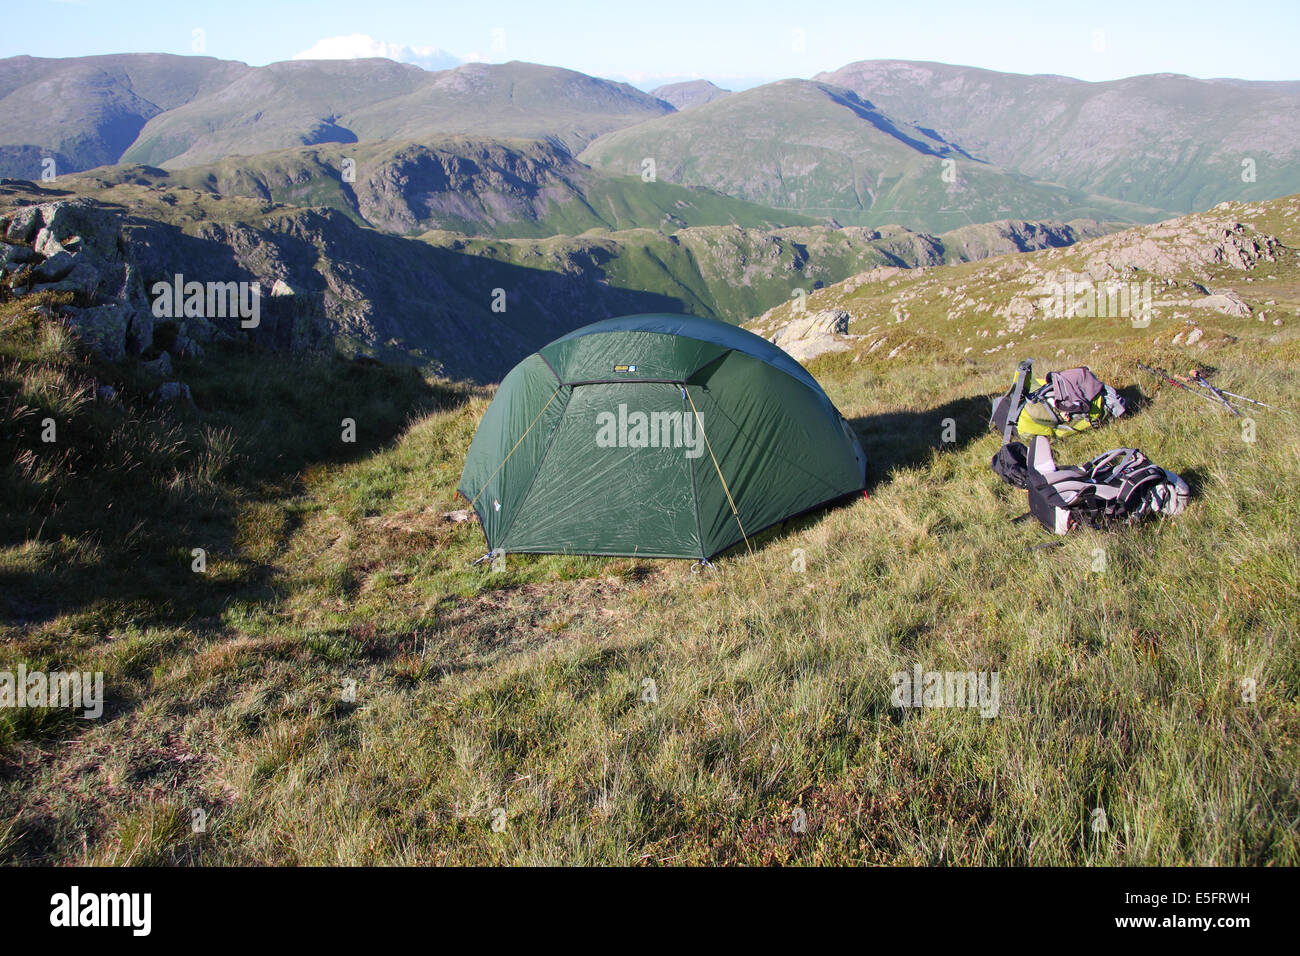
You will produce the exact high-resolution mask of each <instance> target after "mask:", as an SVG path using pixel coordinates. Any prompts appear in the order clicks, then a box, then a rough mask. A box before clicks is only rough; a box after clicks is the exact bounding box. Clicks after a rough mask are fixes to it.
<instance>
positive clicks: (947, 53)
mask: <svg viewBox="0 0 1300 956" xmlns="http://www.w3.org/2000/svg"><path fill="white" fill-rule="evenodd" d="M23 6H24V9H25V10H26V11H27V12H28V13H31V14H36V16H35V17H31V18H27V17H25V18H24V19H25V24H24V26H23V27H22V29H16V30H15V29H4V30H3V31H0V57H8V56H17V55H20V54H27V55H31V56H49V57H63V56H86V55H90V54H96V53H140V52H157V53H195V52H202V53H205V54H206V55H208V56H214V57H219V58H222V59H232V60H242V61H244V62H245V63H250V64H253V65H262V64H265V63H270V62H274V61H276V60H288V59H292V58H294V57H295V56H297V57H300V58H301V57H304V56H311V57H346V56H365V55H369V56H376V55H378V56H388V57H389V58H391V59H397V60H403V61H405V62H413V63H418V64H419V65H421V66H424V67H425V68H426V69H442V68H446V67H448V66H454V65H456V64H457V63H460V62H464V61H469V60H485V61H488V62H504V61H506V60H528V61H532V62H535V63H545V64H548V65H551V66H562V67H568V68H569V69H574V70H581V71H582V72H584V73H590V74H592V75H595V76H603V77H610V78H614V79H622V80H627V81H628V82H631V83H633V84H634V85H637V86H640V87H642V88H644V89H649V88H651V87H653V86H656V85H658V84H660V83H665V82H672V81H675V80H684V79H696V78H704V79H710V80H713V81H714V82H716V83H718V84H719V85H721V86H724V87H727V88H729V89H742V88H745V87H747V86H753V85H756V84H758V83H763V82H768V81H770V80H775V79H781V78H785V77H805V78H806V77H810V76H812V75H814V74H816V73H819V72H821V71H823V70H834V69H837V68H838V67H841V66H844V65H845V64H847V63H852V62H854V61H856V60H866V59H908V60H937V61H940V62H945V63H955V64H961V65H966V66H980V67H985V68H988V69H994V70H1004V71H1007V72H1015V73H1059V74H1063V75H1066V76H1075V77H1079V78H1080V79H1085V80H1110V79H1117V78H1119V77H1123V76H1133V75H1136V74H1142V73H1186V74H1188V75H1191V76H1199V77H1219V76H1232V77H1239V78H1242V79H1251V80H1300V58H1297V56H1296V50H1297V49H1298V48H1300V0H1247V2H1244V3H1233V2H1229V0H1212V2H1210V0H1158V2H1153V0H1089V2H1087V3H1078V2H1073V3H1069V4H1065V3H1052V2H1051V0H1040V2H1037V3H1033V2H1023V0H975V2H971V0H910V2H899V0H891V2H887V3H886V2H878V0H858V2H844V0H822V2H818V3H802V4H799V3H790V2H789V0H776V2H773V0H603V2H577V0H550V2H539V0H532V2H516V0H491V2H483V0H476V2H466V0H460V2H455V3H449V2H445V0H430V2H423V3H421V2H413V0H396V2H386V0H279V2H277V0H262V2H257V0H219V2H211V0H185V2H180V3H177V2H173V3H159V2H156V0H151V2H144V0H26V2H25V3H24V4H23ZM5 19H6V20H8V15H7V14H6V17H5ZM37 23H39V24H40V28H39V29H37V28H36V26H35V24H37Z"/></svg>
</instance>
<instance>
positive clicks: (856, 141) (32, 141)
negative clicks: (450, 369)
mask: <svg viewBox="0 0 1300 956" xmlns="http://www.w3.org/2000/svg"><path fill="white" fill-rule="evenodd" d="M343 39H349V38H343ZM363 39H364V38H363ZM1298 131H1300V82H1290V83H1283V82H1277V83H1256V82H1247V81H1242V80H1226V79H1223V80H1197V79H1192V78H1190V77H1185V76H1175V75H1169V74H1160V75H1154V76H1139V77H1130V78H1128V79H1124V80H1116V81H1112V82H1107V83H1086V82H1083V81H1081V80H1074V79H1069V78H1066V77H1060V76H1023V75H1019V74H1011V73H998V72H993V71H989V70H979V69H973V68H969V67H961V66H947V65H944V64H937V63H918V62H908V61H898V60H880V61H864V62H860V63H854V64H850V65H848V66H845V67H843V68H841V69H839V70H836V71H834V72H831V73H824V74H821V75H819V76H818V77H816V78H814V79H813V80H782V81H778V82H776V83H769V84H766V85H763V86H759V87H755V88H752V89H748V90H745V91H743V92H739V93H728V92H727V91H725V90H722V89H720V88H718V87H717V86H715V85H714V84H712V83H709V82H708V81H704V80H699V81H692V82H687V83H674V84H669V85H667V86H662V87H660V88H658V89H656V90H655V91H654V93H644V92H642V91H640V90H637V89H635V88H633V87H632V86H630V85H628V84H626V83H618V82H613V81H610V80H604V79H598V78H595V77H591V76H587V75H585V74H582V73H577V72H574V71H572V70H564V69H559V68H555V67H548V66H540V65H538V64H532V63H521V62H511V63H503V64H483V63H467V64H464V65H461V66H458V67H456V68H454V69H447V70H441V71H436V72H430V71H427V70H423V69H420V68H419V67H417V66H414V65H412V64H409V63H397V62H394V61H392V60H388V59H382V58H371V59H334V60H329V59H327V60H307V59H303V60H294V61H290V62H284V63H273V64H270V65H269V66H264V67H250V66H247V65H246V64H243V63H234V62H228V61H222V60H215V59H212V58H208V57H178V56H167V55H162V54H121V55H114V56H99V57H81V58H74V59H66V60H51V59H38V58H33V57H13V58H10V59H6V60H0V176H16V177H24V178H36V177H38V176H39V175H40V173H41V172H42V169H43V164H44V163H45V162H47V161H48V160H49V159H53V160H54V161H55V172H56V173H58V174H59V175H63V174H67V173H71V172H77V171H83V170H86V169H89V168H92V167H98V166H104V165H111V164H119V163H125V164H131V165H144V166H149V167H158V168H165V169H167V170H172V171H176V170H181V169H187V168H191V167H199V166H202V167H213V168H212V169H210V170H207V171H206V172H205V173H204V176H205V177H206V176H208V175H211V176H212V177H214V178H215V181H216V182H218V183H225V184H228V185H225V186H220V187H219V188H220V189H228V188H229V184H240V183H242V185H238V186H236V187H235V188H236V189H237V190H242V189H244V188H245V187H247V188H248V189H250V190H253V192H255V193H260V194H262V195H271V196H276V197H281V196H282V197H285V198H284V201H287V202H301V203H311V202H317V203H322V202H323V203H324V204H326V205H332V206H334V207H335V208H339V209H341V210H345V211H347V212H348V213H349V214H350V215H353V216H356V217H358V221H365V222H373V223H375V224H376V225H379V226H380V227H381V228H384V229H388V230H391V231H399V232H405V231H419V230H423V229H426V228H439V229H441V228H450V229H453V230H455V231H465V232H474V233H481V232H484V231H486V232H488V233H495V234H504V235H512V236H524V235H536V236H541V235H547V234H551V233H553V232H554V231H556V230H559V229H575V230H580V229H582V228H593V227H595V228H627V227H629V226H633V225H637V226H639V225H649V224H651V223H650V222H649V221H647V219H646V217H647V216H651V217H652V218H653V217H660V216H662V217H664V218H663V222H664V223H665V224H666V225H668V226H669V227H670V228H675V227H677V226H679V225H680V223H674V220H673V219H672V216H673V215H674V213H673V208H672V205H673V204H675V203H677V202H678V201H679V200H680V201H682V202H685V203H686V204H687V205H688V206H690V205H691V204H693V203H698V202H705V204H706V205H712V206H714V207H716V208H714V209H712V210H710V211H707V212H703V213H702V215H703V220H704V221H706V222H725V221H735V222H737V223H740V224H745V225H752V226H762V225H768V224H770V225H779V224H791V223H797V222H801V221H804V220H805V219H806V218H807V217H812V218H818V219H834V220H835V222H836V223H838V224H841V225H859V226H867V227H875V226H881V225H887V224H890V223H903V224H905V225H907V226H909V227H910V228H913V229H919V230H922V231H927V232H942V231H946V230H950V229H954V228H957V227H959V226H962V225H968V224H972V223H980V222H987V221H992V220H998V219H1021V220H1046V219H1053V220H1069V219H1077V218H1094V219H1105V220H1124V221H1128V222H1150V221H1153V220H1156V219H1161V218H1165V217H1167V216H1169V215H1172V214H1176V213H1181V212H1186V211H1189V210H1196V209H1206V208H1208V207H1210V206H1212V205H1214V204H1215V203H1217V202H1220V201H1223V200H1231V199H1243V200H1253V199H1265V198H1270V197H1276V196H1279V195H1283V194H1286V193H1290V192H1295V191H1300V132H1298ZM452 136H466V137H470V138H471V139H474V140H482V141H487V140H494V141H502V142H504V141H514V140H525V139H527V140H534V141H541V142H543V143H545V144H547V145H548V147H549V148H550V151H549V152H545V151H543V152H537V151H536V150H534V149H533V148H532V147H530V148H528V149H523V150H522V153H521V155H522V159H516V158H510V157H509V156H507V153H510V152H512V151H513V152H519V149H517V148H516V147H507V148H506V152H505V153H502V152H499V151H498V152H497V153H491V154H490V155H487V156H486V158H485V160H484V162H485V163H486V165H485V166H484V169H483V171H482V172H481V173H480V172H475V171H474V170H473V169H471V167H470V164H471V163H476V162H477V160H475V159H473V158H472V157H466V156H461V157H460V158H459V159H456V158H454V156H453V154H456V150H455V149H450V150H449V149H448V148H447V147H446V146H445V145H444V144H445V142H446V141H447V139H448V138H449V137H452ZM330 144H340V146H342V145H348V144H356V145H353V146H351V149H352V150H353V152H354V155H353V157H352V158H354V159H356V161H357V162H358V163H360V164H361V165H362V166H363V172H364V174H365V176H366V179H365V180H364V181H362V182H359V183H357V184H355V187H354V185H353V184H351V183H346V182H344V181H343V180H341V179H340V178H339V177H337V176H334V177H331V174H330V173H329V172H328V169H327V167H330V168H333V166H334V164H335V163H336V160H341V159H343V158H348V157H345V156H344V155H343V154H342V153H341V152H338V151H334V152H331V151H330V150H329V149H327V148H326V147H327V146H329V145H330ZM421 145H424V146H427V147H428V149H427V150H426V151H425V152H421V151H420V150H419V148H418V147H420V146H421ZM304 147H318V148H320V149H321V150H322V151H321V152H320V153H319V154H318V155H317V156H316V158H311V157H309V156H304V158H303V159H302V162H304V163H306V164H307V166H308V167H312V166H313V164H317V163H319V164H323V165H319V167H318V168H316V167H313V168H316V171H317V172H319V173H320V174H321V175H320V176H317V175H316V174H315V173H312V172H309V171H307V170H305V169H296V168H294V165H295V163H296V162H297V160H294V159H292V158H288V159H286V158H285V157H282V156H279V155H275V156H271V157H270V158H265V157H266V156H267V154H279V153H280V152H282V151H284V150H293V149H301V148H304ZM439 150H441V152H439ZM530 150H532V152H531V153H530ZM523 154H529V155H523ZM571 156H577V157H578V158H579V159H580V160H581V161H582V163H585V164H587V165H588V166H592V167H596V168H597V169H598V170H600V171H601V172H602V173H603V174H604V175H603V177H600V178H593V177H594V176H595V174H592V173H590V172H589V171H582V170H580V169H578V168H577V167H572V166H570V165H569V163H568V158H567V157H571ZM254 157H256V158H254ZM494 157H496V158H494ZM498 159H499V160H500V161H501V162H503V163H505V166H504V167H502V168H500V169H498V168H497V167H496V165H494V164H496V163H497V162H498ZM647 160H649V161H652V163H650V164H648V163H647ZM539 164H540V165H546V164H551V165H553V166H554V169H553V170H551V171H550V172H545V171H543V170H541V168H540V165H539ZM651 165H652V166H653V169H654V172H655V176H656V178H657V180H658V183H659V184H663V185H671V184H676V185H680V186H687V187H696V188H704V189H709V190H713V191H715V192H716V193H720V194H724V195H725V196H728V197H732V198H734V199H736V200H741V201H743V202H747V203H750V204H756V205H758V206H762V207H767V208H768V209H769V210H776V212H770V211H769V212H767V213H758V212H756V211H755V210H752V209H751V210H749V211H741V209H740V207H734V208H733V209H732V210H730V211H727V210H723V209H722V208H721V206H720V205H719V204H718V202H717V201H714V200H708V201H707V202H706V201H705V200H704V199H703V198H702V197H700V196H698V195H697V196H696V197H695V198H685V197H682V196H675V197H672V198H669V191H667V190H662V189H660V190H655V189H639V188H632V187H631V186H630V183H629V181H628V180H627V177H629V176H634V177H641V176H643V175H644V174H645V173H646V172H647V171H648V169H649V168H650V167H651ZM511 168H516V169H517V170H519V172H520V176H519V179H520V181H519V182H518V183H513V182H512V180H511V178H510V177H511V176H512V175H514V174H513V173H512V172H511ZM439 170H441V171H439ZM579 173H581V175H579ZM388 176H391V177H394V178H393V179H392V181H391V182H389V181H387V180H386V179H385V177H388ZM575 177H577V178H580V179H583V182H577V179H575ZM331 178H333V180H334V182H332V183H331V181H330V180H331ZM443 180H445V182H444V181H443ZM565 184H568V185H565ZM648 185H653V184H648ZM344 186H347V187H348V188H344ZM205 188H212V187H211V186H205ZM593 189H594V190H595V193H594V194H593V193H592V190H593ZM367 190H369V193H370V195H369V198H367V197H365V196H363V195H362V194H363V193H364V192H366V191H367ZM476 190H482V191H483V194H482V195H481V196H480V195H479V194H478V193H477V192H476ZM454 193H460V194H461V195H459V197H456V196H454V195H453V194H454ZM634 196H635V198H634ZM566 197H567V198H566ZM426 199H427V201H426ZM661 202H668V203H669V205H668V206H661ZM583 203H588V204H589V205H592V209H591V210H590V211H589V212H583V211H582V210H581V206H582V204H583ZM621 203H632V204H633V205H634V206H638V208H636V209H632V208H628V209H625V210H622V211H620V204H621ZM548 210H550V211H548ZM563 210H570V211H571V212H572V215H570V214H569V213H568V212H563ZM698 211H699V209H698V208H697V212H698ZM755 215H757V216H759V217H760V218H758V219H755V218H754V216H755ZM764 216H765V217H766V218H762V217H764ZM679 218H680V219H681V222H682V223H686V224H700V216H699V215H697V213H696V212H689V211H688V212H687V213H686V214H683V215H681V216H680V217H679ZM512 224H513V225H512ZM516 226H517V227H518V228H517V229H516ZM502 230H505V231H504V232H503V231H502ZM519 230H522V231H519Z"/></svg>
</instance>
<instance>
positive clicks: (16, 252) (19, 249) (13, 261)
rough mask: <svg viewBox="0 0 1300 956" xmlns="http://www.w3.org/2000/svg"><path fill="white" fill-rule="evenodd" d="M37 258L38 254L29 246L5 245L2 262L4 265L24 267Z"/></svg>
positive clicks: (1, 256)
mask: <svg viewBox="0 0 1300 956" xmlns="http://www.w3.org/2000/svg"><path fill="white" fill-rule="evenodd" d="M36 258H37V256H36V253H35V252H34V251H33V250H32V249H29V248H28V247H27V246H17V245H13V246H11V245H9V244H7V243H6V244H5V246H4V252H3V253H0V262H2V263H3V264H4V265H6V266H9V265H23V264H25V263H28V262H33V261H35V260H36Z"/></svg>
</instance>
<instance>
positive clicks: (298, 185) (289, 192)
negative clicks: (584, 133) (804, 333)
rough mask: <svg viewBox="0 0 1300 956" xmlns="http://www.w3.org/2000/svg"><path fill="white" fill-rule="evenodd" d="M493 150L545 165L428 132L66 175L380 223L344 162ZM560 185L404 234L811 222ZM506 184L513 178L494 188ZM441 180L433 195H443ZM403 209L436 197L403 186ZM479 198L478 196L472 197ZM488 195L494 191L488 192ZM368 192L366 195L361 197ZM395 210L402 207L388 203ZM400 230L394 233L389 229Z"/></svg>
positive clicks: (709, 203)
mask: <svg viewBox="0 0 1300 956" xmlns="http://www.w3.org/2000/svg"><path fill="white" fill-rule="evenodd" d="M485 144H486V146H487V147H497V148H499V149H501V150H503V151H507V152H508V151H510V150H514V151H515V155H516V157H519V158H528V159H532V160H533V161H535V162H538V163H542V162H544V156H542V157H540V158H539V155H538V153H539V147H538V145H537V144H535V143H532V142H529V141H527V140H503V141H491V140H476V139H470V138H466V137H434V138H432V139H431V140H428V141H426V142H425V143H423V144H410V143H396V144H394V143H388V142H376V143H356V144H346V145H338V144H333V143H330V144H324V145H320V146H307V147H300V148H297V149H287V150H276V151H272V152H267V153H261V154H259V155H256V156H237V157H233V158H227V159H223V160H221V161H220V162H217V163H213V164H210V165H204V166H193V167H187V168H185V169H178V170H173V171H171V172H167V171H164V170H160V169H153V168H150V167H141V166H117V167H107V168H104V169H97V170H95V171H94V172H92V173H86V174H83V175H81V176H80V177H78V178H76V179H74V180H73V183H72V185H73V186H74V188H75V187H76V186H78V185H84V186H88V187H91V188H95V189H105V188H107V189H111V188H113V187H114V186H118V187H120V186H122V185H123V184H128V185H129V184H136V185H149V186H156V187H158V188H160V189H164V190H165V189H167V188H168V187H183V188H188V189H192V190H198V191H202V192H206V193H210V194H213V195H215V196H220V197H222V198H234V197H237V198H240V199H252V200H269V201H272V202H281V203H286V204H288V205H292V206H327V207H329V208H332V209H337V210H339V211H340V212H342V213H344V214H345V215H347V216H349V217H350V218H351V219H353V220H354V221H355V222H357V223H358V224H362V225H375V226H376V227H377V228H380V229H383V228H385V223H384V222H383V221H377V222H369V221H368V220H367V218H366V217H367V215H368V214H373V213H376V212H377V213H379V214H387V213H391V211H392V210H391V209H386V208H382V207H381V208H380V209H378V210H369V211H368V210H366V209H363V208H361V207H360V206H359V204H358V197H357V194H356V191H355V189H354V187H353V186H351V185H350V184H348V183H345V182H344V181H343V177H342V165H343V160H344V159H351V160H353V161H354V162H355V163H356V164H357V165H356V171H357V172H356V175H357V181H358V182H359V183H364V182H365V181H366V180H368V179H369V178H370V177H372V176H373V177H377V178H382V177H383V176H384V175H385V174H386V172H387V170H388V169H389V167H391V166H392V165H393V164H394V157H395V156H400V155H401V154H404V153H406V152H409V151H412V150H418V149H420V148H422V147H428V148H429V149H430V150H432V149H435V148H436V149H438V150H440V151H442V152H443V153H445V154H450V155H466V156H471V157H473V156H475V152H476V150H478V149H482V148H485ZM566 177H567V178H566ZM556 179H557V180H558V181H559V182H560V183H561V184H562V188H561V187H558V186H555V185H551V191H552V192H553V193H555V194H556V195H557V196H562V198H557V199H552V200H551V201H549V202H547V203H546V204H545V206H546V208H545V211H544V212H542V213H541V214H540V215H539V216H537V217H536V218H533V217H532V216H530V215H529V216H526V215H523V214H522V213H519V214H517V215H510V214H508V213H503V212H501V211H500V210H499V209H494V208H492V205H491V204H490V203H489V204H487V206H486V207H484V208H480V209H477V210H476V212H477V213H478V218H471V217H469V216H456V215H453V214H449V213H443V212H436V211H429V212H427V213H425V215H426V216H427V218H425V219H422V220H420V221H418V222H417V223H416V224H415V225H412V226H411V227H410V230H409V231H425V230H428V229H441V230H445V231H451V232H462V233H465V234H467V235H490V236H495V237H498V238H540V237H545V236H554V235H576V234H578V233H581V232H585V231H587V230H588V229H633V228H654V229H661V230H663V231H666V232H672V231H674V230H677V229H681V228H685V227H687V226H704V225H728V224H734V225H738V226H743V227H747V228H756V229H772V228H779V227H782V226H799V225H811V224H813V223H815V222H817V220H816V219H814V218H813V217H811V216H802V215H799V214H798V213H795V212H790V211H787V210H781V211H778V210H773V209H768V208H766V207H764V206H759V205H756V204H754V203H749V202H745V201H743V200H739V199H732V198H731V197H729V196H724V195H722V194H720V193H716V192H713V191H711V190H707V189H692V188H689V187H685V186H677V185H674V184H672V183H646V182H642V181H641V179H640V178H639V177H637V176H616V175H610V174H607V173H601V172H598V171H595V170H589V169H587V168H586V167H584V166H581V165H579V164H577V163H572V162H570V163H569V164H568V165H567V166H566V167H565V168H564V169H562V170H559V171H557V173H556ZM498 188H499V189H501V190H503V191H505V190H510V189H515V188H518V187H517V186H515V185H506V186H499V187H498ZM446 191H447V190H446V187H445V185H443V186H440V187H439V192H446ZM411 192H412V193H413V195H414V198H412V199H411V200H410V203H411V205H412V206H420V205H421V203H424V202H428V201H430V200H431V199H437V198H439V196H438V195H436V194H432V193H431V194H429V195H426V194H425V193H424V192H422V191H421V190H420V189H417V188H414V187H412V188H411ZM479 198H482V197H479ZM487 198H488V199H491V198H493V197H492V196H488V197H487ZM367 199H368V200H371V199H373V197H372V196H371V195H370V194H367ZM392 204H393V206H394V207H396V206H400V205H402V203H401V201H400V200H397V199H394V200H392ZM389 231H400V230H389Z"/></svg>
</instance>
